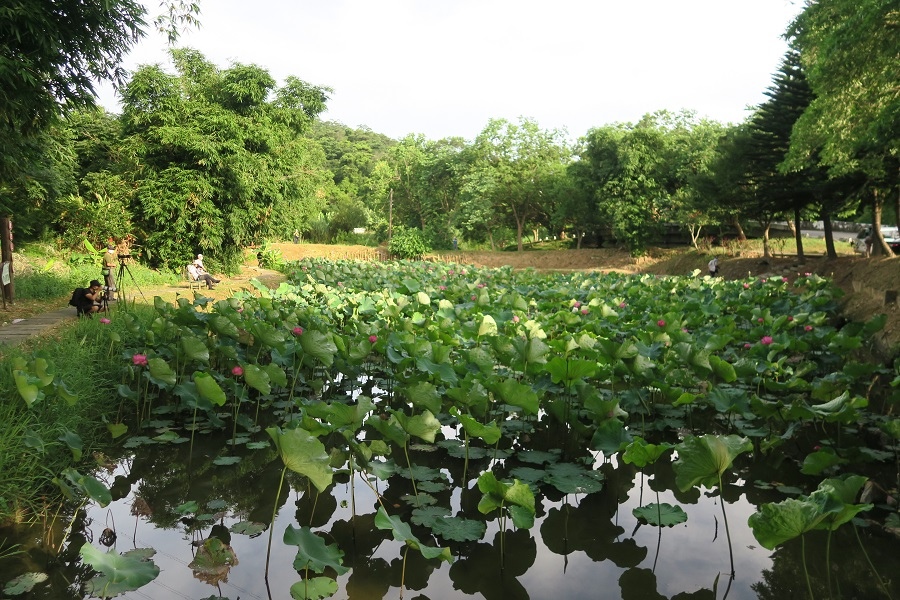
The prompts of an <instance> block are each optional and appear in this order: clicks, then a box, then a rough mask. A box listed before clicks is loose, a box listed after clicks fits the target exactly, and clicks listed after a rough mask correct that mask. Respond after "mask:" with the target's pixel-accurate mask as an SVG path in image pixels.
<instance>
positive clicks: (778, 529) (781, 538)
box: [747, 498, 825, 550]
mask: <svg viewBox="0 0 900 600" xmlns="http://www.w3.org/2000/svg"><path fill="white" fill-rule="evenodd" d="M824 518H825V514H824V513H823V512H822V507H821V505H819V504H817V503H816V502H814V501H812V500H810V499H809V498H788V499H786V500H783V501H781V502H778V503H772V502H770V503H767V504H763V505H762V506H760V507H759V510H758V512H755V513H753V514H752V515H750V518H749V519H747V524H748V525H750V528H751V529H752V530H753V537H755V538H756V541H758V542H759V543H760V544H761V545H762V546H763V547H764V548H766V549H768V550H774V549H775V547H776V546H778V545H780V544H783V543H784V542H786V541H788V540H791V539H794V538H795V537H798V536H800V535H802V534H804V533H806V532H807V531H812V530H813V529H816V527H817V526H818V525H819V523H820V522H821V521H822V520H823V519H824Z"/></svg>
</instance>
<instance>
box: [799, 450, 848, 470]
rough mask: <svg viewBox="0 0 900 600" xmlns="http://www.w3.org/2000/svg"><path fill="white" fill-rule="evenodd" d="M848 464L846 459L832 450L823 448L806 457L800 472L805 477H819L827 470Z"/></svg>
mask: <svg viewBox="0 0 900 600" xmlns="http://www.w3.org/2000/svg"><path fill="white" fill-rule="evenodd" d="M847 462H848V461H847V459H846V458H842V457H840V456H838V455H837V454H835V452H834V450H832V449H831V448H823V449H821V450H816V451H815V452H810V453H809V454H807V455H806V458H804V459H803V466H802V467H801V468H800V472H801V473H803V474H804V475H818V474H819V473H821V472H823V471H826V470H827V469H830V468H832V467H836V466H837V465H840V464H845V463H847Z"/></svg>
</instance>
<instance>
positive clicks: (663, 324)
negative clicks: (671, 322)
mask: <svg viewBox="0 0 900 600" xmlns="http://www.w3.org/2000/svg"><path fill="white" fill-rule="evenodd" d="M656 324H657V325H659V326H660V327H665V326H666V322H665V321H664V320H662V319H660V320H659V321H657V322H656Z"/></svg>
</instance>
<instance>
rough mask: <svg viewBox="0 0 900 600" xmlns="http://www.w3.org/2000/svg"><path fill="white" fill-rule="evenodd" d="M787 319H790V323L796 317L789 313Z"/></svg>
mask: <svg viewBox="0 0 900 600" xmlns="http://www.w3.org/2000/svg"><path fill="white" fill-rule="evenodd" d="M787 320H788V323H790V322H791V321H793V320H794V317H792V316H791V315H788V318H787Z"/></svg>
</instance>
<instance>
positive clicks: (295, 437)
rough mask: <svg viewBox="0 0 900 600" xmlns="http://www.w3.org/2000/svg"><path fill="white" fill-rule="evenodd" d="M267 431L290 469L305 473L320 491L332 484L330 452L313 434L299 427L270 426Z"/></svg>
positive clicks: (301, 473) (332, 474) (332, 472)
mask: <svg viewBox="0 0 900 600" xmlns="http://www.w3.org/2000/svg"><path fill="white" fill-rule="evenodd" d="M266 433H268V434H269V436H270V437H271V438H272V440H273V441H274V442H275V448H276V449H277V450H278V454H279V456H281V460H282V461H283V462H284V465H285V466H286V467H287V468H288V469H290V470H291V471H293V472H294V473H299V474H300V475H305V476H306V477H307V478H309V480H310V481H311V482H312V484H313V485H314V486H316V489H317V490H319V492H320V493H321V492H324V491H325V488H327V487H328V486H329V485H331V480H332V477H333V476H334V471H333V470H332V468H331V464H330V458H329V456H328V452H326V451H325V446H324V445H323V444H322V442H320V441H319V440H317V439H316V438H315V437H313V435H312V434H310V433H309V432H308V431H306V430H304V429H300V428H299V427H298V428H296V429H288V430H287V431H282V430H281V429H279V428H278V427H269V428H268V429H266Z"/></svg>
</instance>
